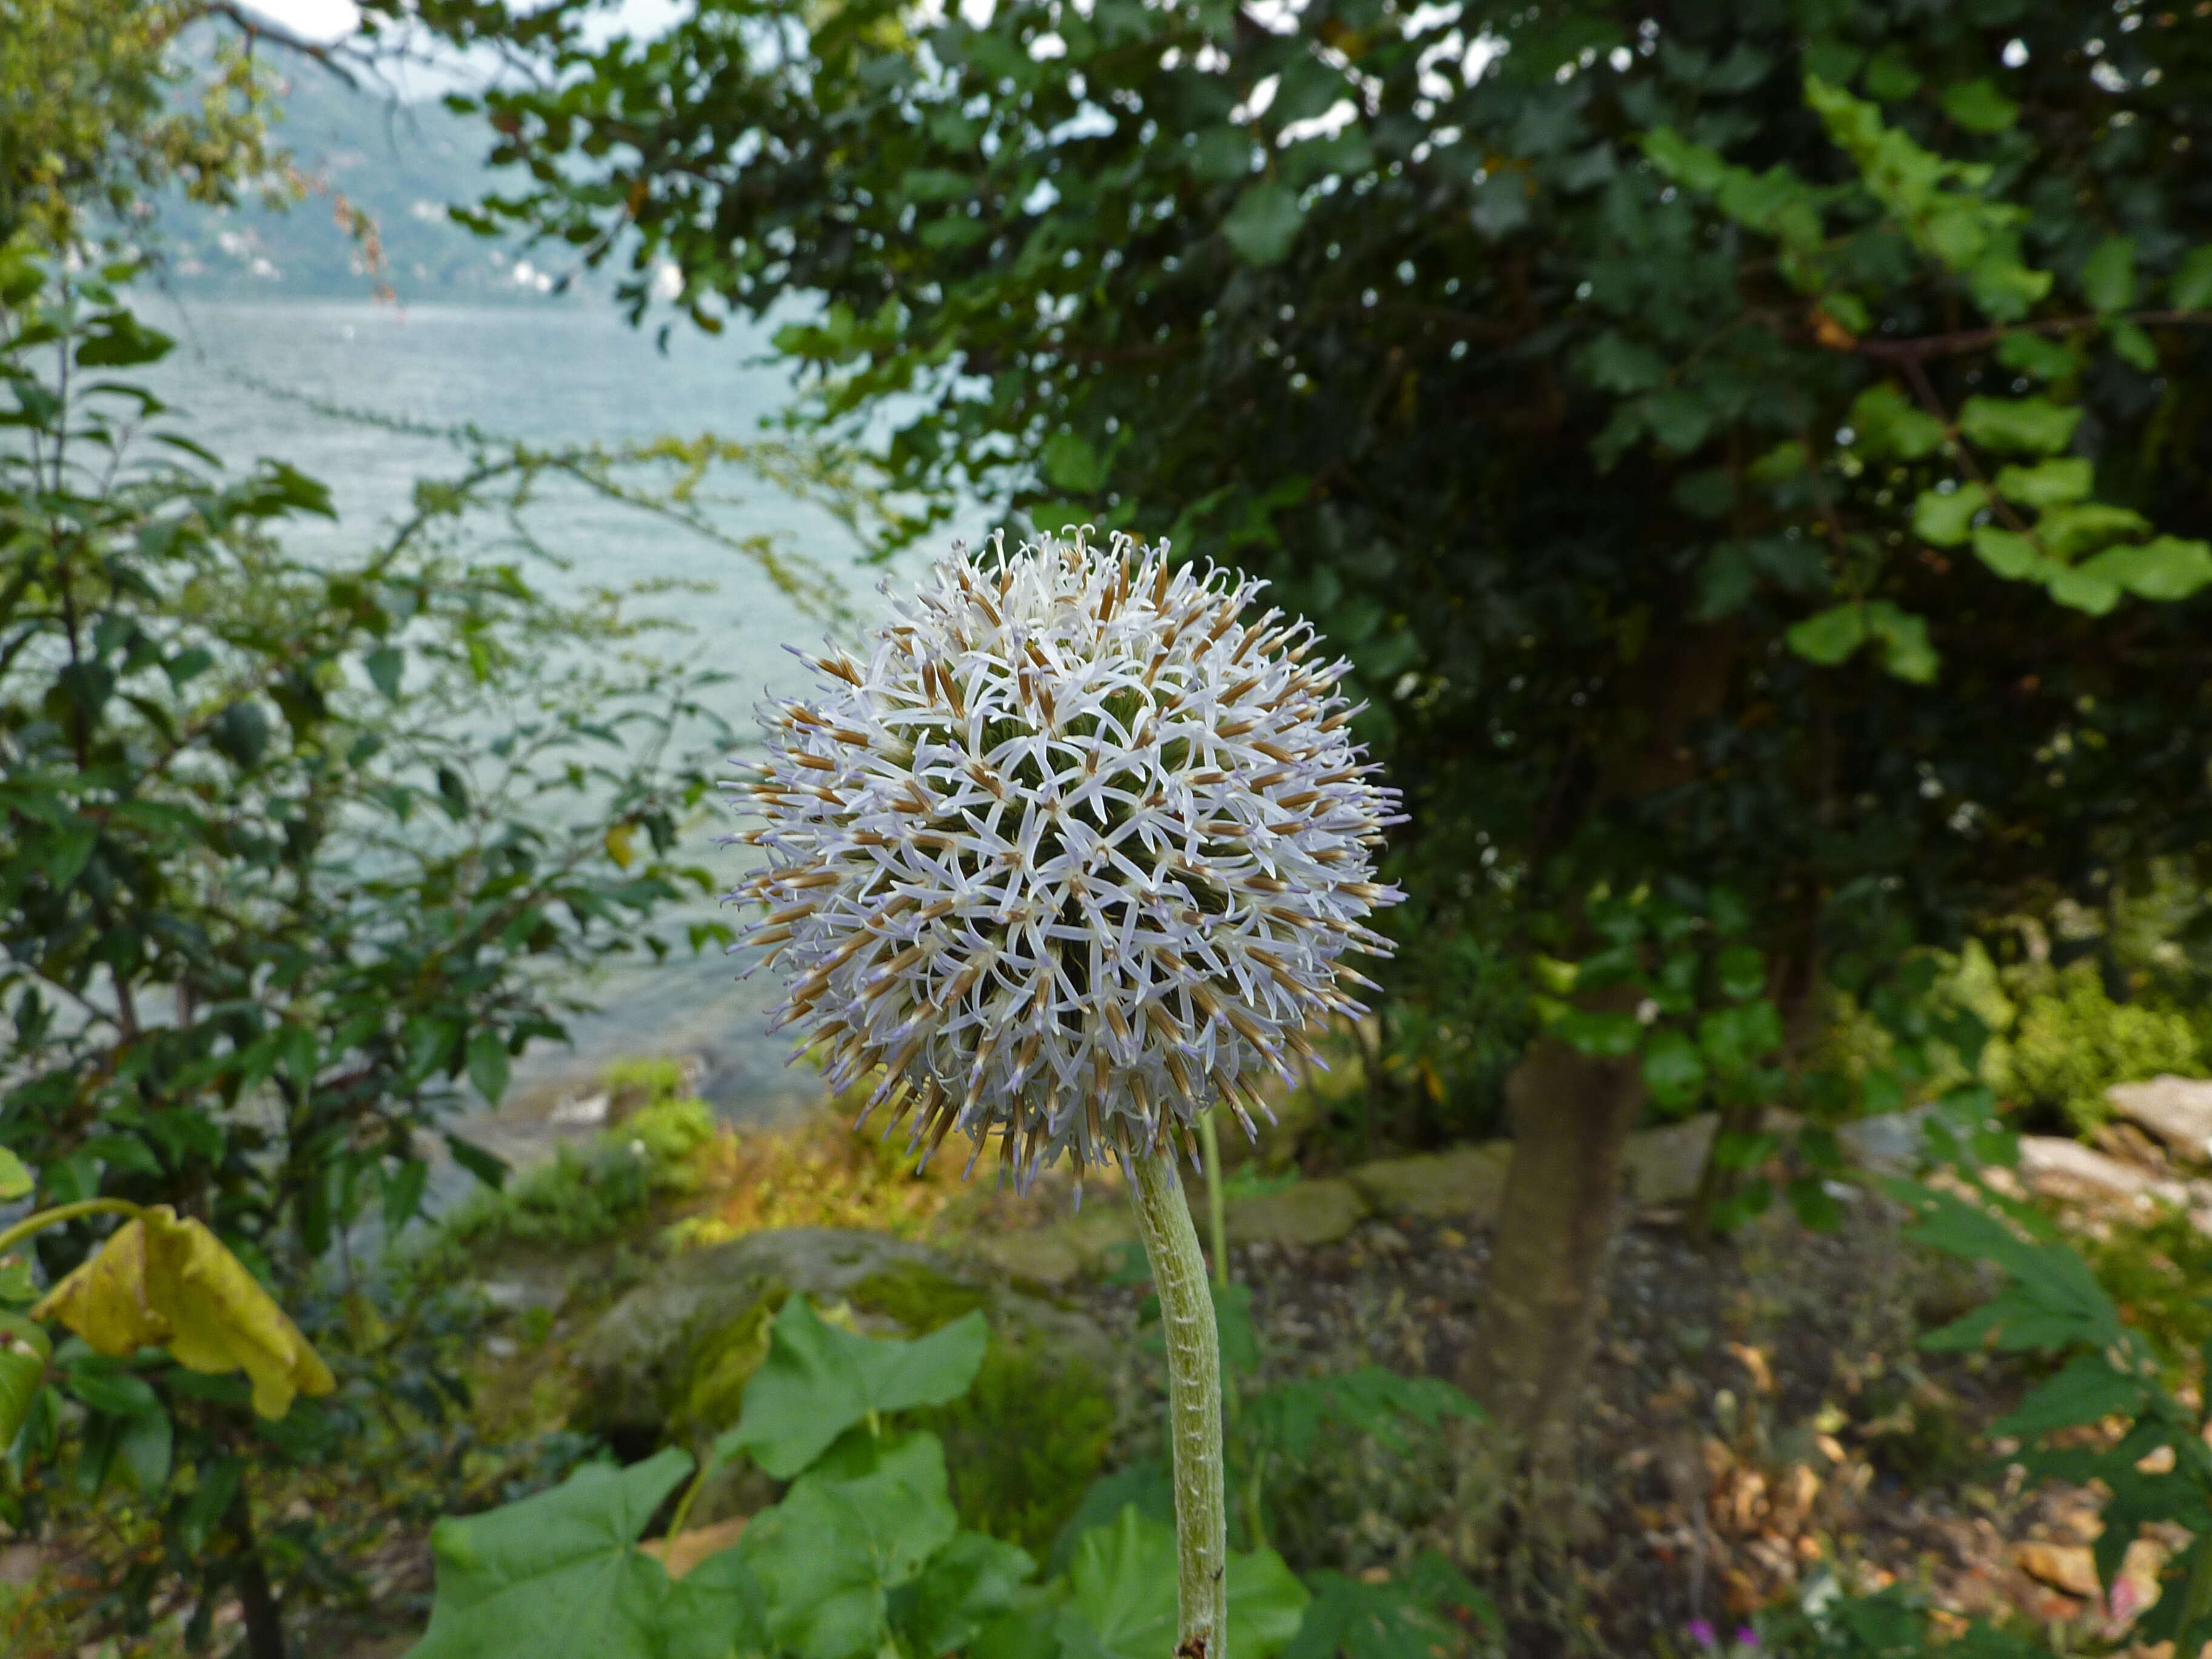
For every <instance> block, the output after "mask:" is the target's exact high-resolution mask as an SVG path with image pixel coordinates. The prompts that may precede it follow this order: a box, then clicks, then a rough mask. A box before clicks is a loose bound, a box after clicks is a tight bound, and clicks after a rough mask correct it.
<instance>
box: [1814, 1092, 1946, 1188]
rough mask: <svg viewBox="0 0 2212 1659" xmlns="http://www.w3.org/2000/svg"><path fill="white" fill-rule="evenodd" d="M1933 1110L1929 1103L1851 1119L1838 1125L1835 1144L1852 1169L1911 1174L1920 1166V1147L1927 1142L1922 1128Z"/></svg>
mask: <svg viewBox="0 0 2212 1659" xmlns="http://www.w3.org/2000/svg"><path fill="white" fill-rule="evenodd" d="M1935 1109H1936V1108H1935V1107H1934V1106H1933V1105H1932V1104H1930V1105H1926V1106H1914V1107H1911V1108H1910V1109H1907V1110H1905V1111H1902V1112H1882V1113H1879V1114H1877V1115H1875V1116H1873V1117H1858V1118H1853V1119H1852V1120H1851V1121H1850V1122H1848V1123H1844V1124H1841V1125H1839V1126H1838V1127H1837V1130H1836V1144H1837V1146H1838V1147H1839V1148H1840V1149H1841V1150H1842V1152H1843V1154H1844V1162H1846V1163H1848V1164H1850V1165H1851V1166H1852V1168H1854V1169H1859V1170H1873V1171H1874V1172H1875V1173H1876V1174H1877V1175H1911V1173H1912V1171H1913V1170H1915V1169H1916V1168H1917V1167H1918V1165H1919V1163H1920V1149H1921V1147H1922V1146H1924V1145H1925V1144H1926V1141H1925V1138H1924V1136H1923V1133H1922V1132H1923V1127H1924V1126H1925V1125H1926V1123H1927V1121H1928V1119H1929V1115H1930V1114H1931V1113H1933V1112H1934V1111H1935Z"/></svg>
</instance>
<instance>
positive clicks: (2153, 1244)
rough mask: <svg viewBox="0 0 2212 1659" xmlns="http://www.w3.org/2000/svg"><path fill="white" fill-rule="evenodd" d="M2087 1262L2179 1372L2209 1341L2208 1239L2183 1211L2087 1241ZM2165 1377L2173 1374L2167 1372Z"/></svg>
mask: <svg viewBox="0 0 2212 1659" xmlns="http://www.w3.org/2000/svg"><path fill="white" fill-rule="evenodd" d="M2086 1248H2087V1250H2088V1253H2089V1262H2090V1266H2091V1267H2093V1269H2094V1270H2095V1272H2096V1275H2097V1282H2098V1283H2099V1284H2100V1285H2103V1286H2104V1287H2105V1289H2106V1292H2107V1293H2108V1294H2109V1295H2110V1296H2111V1297H2112V1301H2113V1302H2114V1304H2116V1305H2117V1306H2118V1308H2119V1309H2120V1310H2121V1314H2122V1316H2123V1317H2124V1318H2125V1319H2126V1321H2127V1322H2128V1323H2129V1324H2130V1325H2131V1326H2133V1327H2134V1328H2136V1329H2137V1330H2140V1331H2142V1333H2143V1334H2144V1335H2146V1336H2148V1338H2149V1339H2150V1340H2151V1341H2152V1342H2154V1344H2156V1345H2157V1346H2158V1347H2159V1349H2160V1351H2161V1352H2162V1353H2164V1354H2165V1355H2166V1356H2167V1358H2168V1360H2169V1364H2171V1365H2172V1366H2174V1367H2175V1369H2177V1370H2178V1366H2179V1361H2180V1360H2181V1358H2183V1357H2185V1356H2186V1355H2189V1354H2192V1353H2195V1352H2198V1351H2200V1350H2201V1349H2203V1346H2204V1345H2205V1343H2206V1342H2208V1341H2212V1289H2209V1288H2208V1287H2212V1238H2208V1237H2206V1236H2205V1235H2204V1233H2203V1232H2202V1231H2199V1230H2198V1228H2197V1225H2196V1224H2195V1223H2194V1222H2192V1221H2191V1219H2190V1218H2189V1216H2188V1213H2187V1212H2185V1211H2182V1210H2179V1209H2167V1210H2164V1211H2161V1212H2160V1214H2159V1215H2158V1216H2157V1217H2156V1218H2154V1219H2152V1220H2149V1221H2146V1222H2142V1223H2141V1224H2131V1225H2124V1226H2115V1227H2113V1228H2112V1230H2111V1231H2109V1232H2108V1233H2107V1234H2106V1236H2105V1237H2102V1238H2100V1239H2096V1240H2093V1241H2092V1242H2091V1243H2088V1244H2087V1246H2086ZM2169 1376H2170V1377H2172V1378H2173V1380H2177V1381H2178V1380H2179V1379H2178V1376H2174V1373H2173V1371H2172V1370H2170V1371H2169Z"/></svg>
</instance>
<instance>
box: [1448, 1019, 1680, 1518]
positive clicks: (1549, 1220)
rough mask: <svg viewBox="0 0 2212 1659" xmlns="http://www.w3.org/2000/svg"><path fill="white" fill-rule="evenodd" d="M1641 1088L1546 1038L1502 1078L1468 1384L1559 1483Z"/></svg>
mask: <svg viewBox="0 0 2212 1659" xmlns="http://www.w3.org/2000/svg"><path fill="white" fill-rule="evenodd" d="M1643 1101H1644V1083H1643V1079H1642V1077H1641V1075H1640V1074H1639V1072H1638V1067H1637V1066H1636V1063H1635V1062H1634V1061H1633V1060H1594V1059H1592V1058H1590V1057H1589V1055H1586V1054H1581V1053H1579V1052H1577V1050H1575V1049H1573V1048H1569V1047H1568V1046H1567V1045H1566V1044H1565V1043H1563V1042H1558V1041H1556V1040H1555V1039H1553V1038H1549V1037H1547V1038H1544V1039H1542V1040H1541V1041H1540V1042H1537V1043H1536V1044H1535V1046H1534V1048H1531V1049H1530V1050H1529V1053H1528V1056H1527V1058H1526V1059H1524V1060H1522V1062H1521V1064H1520V1065H1519V1066H1516V1068H1515V1069H1514V1073H1513V1075H1512V1077H1511V1078H1510V1079H1509V1080H1508V1082H1507V1084H1506V1105H1507V1109H1508V1110H1509V1111H1510V1114H1511V1116H1512V1121H1513V1129H1514V1143H1513V1163H1512V1166H1511V1168H1510V1170H1509V1171H1508V1174H1507V1178H1506V1182H1505V1190H1504V1200H1503V1205H1502V1207H1501V1208H1500V1210H1499V1212H1498V1242H1497V1246H1496V1248H1495V1249H1493V1250H1492V1254H1491V1258H1490V1277H1489V1283H1488V1285H1487V1286H1486V1289H1485V1291H1484V1296H1483V1303H1482V1310H1481V1312H1480V1316H1479V1317H1478V1318H1477V1320H1476V1322H1475V1329H1474V1345H1473V1346H1472V1348H1471V1349H1470V1350H1469V1351H1468V1354H1467V1356H1466V1359H1465V1362H1464V1364H1462V1371H1461V1384H1462V1387H1464V1388H1465V1389H1467V1391H1468V1393H1469V1394H1471V1395H1474V1397H1475V1398H1476V1399H1477V1400H1479V1401H1481V1402H1482V1405H1483V1407H1484V1408H1485V1409H1486V1411H1487V1412H1488V1413H1490V1417H1491V1421H1492V1433H1493V1434H1494V1435H1495V1436H1496V1437H1497V1438H1498V1445H1499V1447H1500V1449H1501V1450H1502V1451H1503V1452H1504V1458H1505V1462H1506V1463H1507V1465H1508V1467H1509V1468H1511V1469H1513V1470H1514V1471H1516V1472H1517V1473H1518V1474H1522V1475H1524V1476H1526V1477H1528V1478H1530V1479H1532V1480H1535V1481H1538V1482H1540V1483H1541V1485H1542V1486H1546V1487H1547V1488H1551V1489H1553V1490H1557V1489H1558V1488H1559V1487H1561V1486H1565V1484H1567V1483H1569V1482H1570V1481H1571V1479H1572V1475H1573V1473H1574V1452H1575V1443H1576V1439H1577V1432H1578V1431H1579V1429H1580V1426H1581V1423H1582V1416H1583V1412H1582V1406H1583V1383H1584V1381H1585V1378H1586V1376H1587V1374H1588V1371H1589V1359H1590V1352H1591V1349H1592V1346H1593V1345H1594V1343H1595V1340H1596V1334H1597V1314H1598V1305H1599V1297H1598V1293H1597V1287H1598V1278H1599V1274H1600V1273H1601V1271H1602V1270H1603V1267H1604V1263H1605V1257H1606V1253H1607V1249H1609V1248H1610V1245H1611V1243H1612V1237H1613V1209H1614V1206H1615V1204H1616V1202H1617V1200H1618V1199H1619V1196H1620V1184H1621V1170H1622V1159H1623V1154H1624V1153H1625V1152H1626V1148H1627V1145H1628V1136H1629V1132H1630V1130H1631V1129H1632V1128H1633V1127H1635V1124H1636V1115H1637V1113H1638V1109H1640V1108H1641V1107H1642V1104H1643ZM1547 1507H1549V1506H1547Z"/></svg>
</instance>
